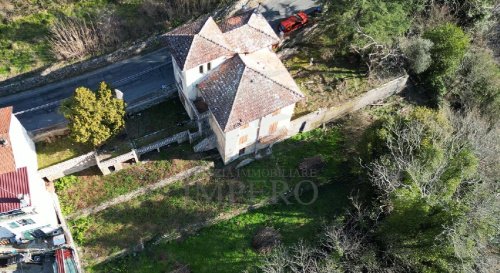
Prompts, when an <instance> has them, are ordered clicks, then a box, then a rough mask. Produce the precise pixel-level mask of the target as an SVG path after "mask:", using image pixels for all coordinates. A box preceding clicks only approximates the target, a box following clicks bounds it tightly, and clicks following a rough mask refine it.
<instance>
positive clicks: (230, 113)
mask: <svg viewBox="0 0 500 273" xmlns="http://www.w3.org/2000/svg"><path fill="white" fill-rule="evenodd" d="M236 56H237V57H238V58H239V59H240V60H241V62H242V63H243V71H242V72H241V74H240V79H239V81H238V84H237V85H236V86H237V87H238V88H236V93H235V94H234V99H233V101H232V103H231V109H230V110H229V116H228V117H227V121H226V124H225V125H224V129H223V131H224V132H226V127H227V123H228V122H229V120H230V119H231V117H232V115H233V113H234V111H233V109H234V105H235V104H236V103H235V102H236V97H237V96H238V93H239V91H240V86H241V81H242V80H243V74H245V71H246V69H247V68H248V66H247V65H246V63H245V62H244V61H243V59H241V57H240V56H239V55H238V54H236Z"/></svg>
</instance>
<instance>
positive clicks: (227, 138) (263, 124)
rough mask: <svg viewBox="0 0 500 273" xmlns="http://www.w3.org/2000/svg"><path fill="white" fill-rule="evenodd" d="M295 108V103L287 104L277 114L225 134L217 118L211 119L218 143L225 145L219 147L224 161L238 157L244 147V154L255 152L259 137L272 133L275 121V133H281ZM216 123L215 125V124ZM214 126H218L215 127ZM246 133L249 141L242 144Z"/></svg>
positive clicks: (288, 123)
mask: <svg viewBox="0 0 500 273" xmlns="http://www.w3.org/2000/svg"><path fill="white" fill-rule="evenodd" d="M294 109H295V104H292V105H289V106H286V107H284V108H282V109H281V110H280V112H279V114H277V115H273V114H269V115H266V116H264V117H262V120H261V119H257V120H254V121H252V122H250V123H249V124H248V126H241V127H239V128H236V129H234V130H232V131H229V132H227V133H225V134H224V133H222V131H221V130H220V128H218V125H217V124H216V122H215V119H213V120H211V122H210V126H211V127H212V130H213V131H214V132H216V136H217V139H218V145H222V144H224V145H225V147H224V148H222V147H220V148H219V147H218V150H219V153H220V154H221V155H222V157H223V160H224V163H228V162H231V161H233V160H235V159H237V158H238V157H239V156H240V155H239V151H240V150H241V149H243V148H245V153H244V155H246V154H251V153H254V152H255V149H256V143H257V142H258V140H259V138H262V137H265V136H268V135H270V132H269V127H270V126H271V124H272V123H273V122H275V121H277V122H278V126H277V130H276V132H275V133H274V134H277V133H279V131H280V130H281V129H283V128H288V127H289V125H290V119H291V118H292V115H293V111H294ZM214 123H215V125H213V124H214ZM214 127H216V128H215V129H214ZM217 131H218V132H217ZM245 135H246V136H247V139H248V140H247V142H245V143H241V144H240V138H241V137H243V136H245ZM219 139H224V143H222V141H220V140H219ZM222 151H223V152H222Z"/></svg>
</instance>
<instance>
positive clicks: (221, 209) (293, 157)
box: [59, 128, 343, 272]
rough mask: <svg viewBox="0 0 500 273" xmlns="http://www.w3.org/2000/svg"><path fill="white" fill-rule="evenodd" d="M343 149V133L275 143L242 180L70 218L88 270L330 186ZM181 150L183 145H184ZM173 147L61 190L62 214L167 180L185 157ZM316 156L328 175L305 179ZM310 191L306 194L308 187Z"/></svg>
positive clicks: (197, 183)
mask: <svg viewBox="0 0 500 273" xmlns="http://www.w3.org/2000/svg"><path fill="white" fill-rule="evenodd" d="M341 143H342V137H341V135H340V133H339V132H338V130H337V129H336V128H330V129H328V130H320V129H318V130H315V131H312V132H309V133H304V134H301V135H297V136H295V137H293V138H291V139H289V140H287V141H285V142H283V143H280V144H277V145H275V147H274V148H273V149H274V153H273V154H272V155H271V156H270V157H268V158H265V159H262V160H260V161H256V162H253V163H252V164H250V165H248V166H247V167H245V168H244V169H241V170H242V171H243V170H244V171H245V172H241V173H240V175H239V176H238V175H236V174H235V173H234V172H227V173H226V172H222V170H215V171H214V172H208V173H205V174H200V175H197V176H195V177H192V178H190V179H188V181H178V182H176V183H174V184H170V185H168V186H165V187H163V188H161V189H158V190H155V191H153V192H150V193H148V194H145V195H143V196H140V197H138V198H135V199H133V200H130V201H127V202H125V203H121V204H119V205H116V206H113V207H109V208H107V209H105V210H103V211H100V212H98V213H95V214H91V215H89V216H86V217H82V218H79V219H78V218H75V219H71V220H70V226H71V229H72V232H73V235H74V237H75V239H76V240H77V243H78V244H79V246H80V247H81V248H82V249H83V252H82V256H83V259H84V262H85V264H86V265H87V266H88V267H89V268H93V266H94V264H93V263H94V261H96V260H97V259H98V258H101V257H105V256H107V255H110V254H112V253H114V252H116V251H119V250H121V249H123V248H128V247H132V246H135V245H137V244H139V243H140V242H141V241H142V240H144V242H145V243H147V242H148V240H150V239H152V238H155V236H158V235H161V234H172V235H176V234H179V232H180V230H181V229H182V228H185V227H188V226H190V225H193V224H198V223H200V222H203V221H206V220H212V219H214V218H217V217H221V216H222V215H225V214H228V215H232V213H234V212H236V211H238V210H240V209H245V208H248V206H250V205H254V204H258V203H260V202H267V201H270V199H271V198H272V197H273V194H276V196H278V197H279V196H281V195H282V194H284V193H285V192H287V191H289V190H290V189H293V188H294V186H295V185H296V184H298V183H300V182H301V181H303V180H304V179H306V180H312V181H314V182H315V183H317V184H325V183H326V184H327V182H329V180H330V179H331V178H332V177H336V176H337V175H338V174H339V171H338V170H339V168H340V165H341V164H342V162H343V156H342V153H341V152H340V151H339V144H341ZM180 147H182V145H180V146H178V148H180ZM171 148H176V147H171ZM171 148H167V149H166V150H165V151H164V152H162V153H160V154H159V155H163V156H164V157H163V158H156V159H155V160H151V162H148V163H146V164H142V165H138V166H134V167H131V168H128V169H126V170H124V171H121V172H118V173H116V174H111V175H110V176H106V177H95V178H94V180H89V182H85V181H84V182H83V183H82V182H80V183H75V184H72V185H74V186H73V187H68V188H65V189H63V190H62V191H60V192H59V195H60V196H61V203H62V204H63V208H64V207H65V206H66V205H68V206H69V211H75V209H76V208H71V205H70V204H78V209H81V208H84V207H85V206H89V205H92V204H94V203H98V202H101V201H103V200H106V199H109V198H112V197H115V196H116V195H118V194H123V193H126V192H129V191H131V190H133V189H135V188H137V187H140V186H141V185H145V184H147V183H151V182H155V181H154V180H159V179H161V178H162V177H161V176H159V173H164V172H165V170H168V168H167V167H165V166H166V165H169V163H167V162H168V160H167V161H164V160H165V158H166V156H167V155H169V156H171V157H174V158H176V159H174V161H173V162H175V161H178V160H181V159H179V157H181V156H182V152H179V153H177V154H178V156H175V155H174V154H175V153H171V152H169V151H168V149H171ZM315 156H319V157H321V158H322V160H321V161H322V166H321V170H322V171H321V172H319V174H318V175H317V176H314V177H301V176H298V175H297V173H295V172H294V171H296V170H297V169H298V167H299V165H300V164H301V162H303V161H304V158H308V157H315ZM270 170H274V171H276V170H280V171H281V172H282V174H283V175H274V176H273V175H270V174H269V171H270ZM79 179H80V178H79ZM143 180H145V181H143ZM90 181H92V182H90ZM149 181H151V182H149ZM124 182H125V183H124ZM273 183H274V184H273ZM82 184H83V185H87V186H84V189H85V188H88V189H90V190H89V191H88V193H86V194H82V193H80V192H85V190H81V188H82ZM306 184H307V183H306ZM273 185H274V186H273ZM308 185H309V184H308ZM306 186H307V185H306ZM78 189H80V190H78ZM91 189H94V190H91ZM95 189H104V191H103V192H104V193H98V191H97V190H95ZM106 189H109V190H106ZM301 189H302V188H301ZM303 190H305V191H307V188H303ZM321 192H323V190H321ZM93 195H96V196H97V197H95V196H93ZM73 198H76V199H75V200H73ZM279 198H281V197H279ZM279 198H277V199H279ZM305 199H306V200H307V198H305ZM276 201H279V200H276ZM64 210H68V209H67V208H65V209H64ZM302 217H305V216H300V217H299V216H297V219H289V220H284V221H285V222H286V221H291V222H292V223H295V222H298V223H303V222H304V223H305V222H309V221H310V220H307V219H303V218H302ZM278 218H279V217H278ZM249 221H259V220H258V219H255V220H249ZM276 221H279V220H276ZM106 272H109V271H106Z"/></svg>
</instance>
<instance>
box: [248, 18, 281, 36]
mask: <svg viewBox="0 0 500 273" xmlns="http://www.w3.org/2000/svg"><path fill="white" fill-rule="evenodd" d="M253 15H255V16H257V13H255V12H254V13H253V14H252V15H251V16H250V18H248V22H247V23H246V24H245V25H248V26H249V27H251V28H253V29H255V30H257V31H258V32H260V33H263V34H265V35H266V36H268V37H271V38H273V39H275V37H273V36H271V35H269V34H268V33H266V32H264V31H262V30H260V29H258V28H256V27H254V26H252V25H250V19H251V18H252V16H253ZM266 23H267V20H266ZM268 24H269V23H268ZM269 26H271V25H269ZM271 29H272V28H271Z"/></svg>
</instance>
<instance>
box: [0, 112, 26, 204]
mask: <svg viewBox="0 0 500 273" xmlns="http://www.w3.org/2000/svg"><path fill="white" fill-rule="evenodd" d="M11 119H12V107H5V108H0V213H4V212H9V211H12V210H16V209H20V208H21V207H22V204H21V199H22V198H25V199H24V200H26V201H27V204H26V205H29V198H26V197H27V196H28V197H29V193H30V190H29V179H28V171H27V168H26V167H22V168H16V162H15V159H14V152H13V150H12V145H11V141H10V140H11V137H10V135H9V133H10V132H9V130H10V123H11Z"/></svg>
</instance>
